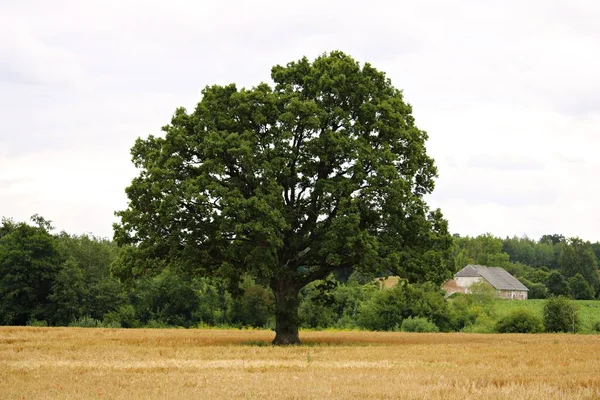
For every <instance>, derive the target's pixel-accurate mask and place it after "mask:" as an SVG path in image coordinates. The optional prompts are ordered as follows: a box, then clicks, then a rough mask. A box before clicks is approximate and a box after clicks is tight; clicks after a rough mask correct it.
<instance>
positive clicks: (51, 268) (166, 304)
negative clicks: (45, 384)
mask: <svg viewBox="0 0 600 400" xmlns="http://www.w3.org/2000/svg"><path fill="white" fill-rule="evenodd" d="M52 231H53V229H52V225H51V223H50V222H49V221H47V220H45V219H44V218H42V217H40V216H34V217H33V218H32V223H31V224H28V223H25V222H14V221H13V220H10V219H3V220H2V224H1V225H0V324H2V325H50V326H106V327H125V328H135V327H169V326H180V327H198V326H220V327H225V326H227V327H267V328H273V327H274V324H275V316H274V304H275V299H274V293H273V291H272V290H271V289H270V288H269V287H268V285H265V284H264V283H262V284H261V282H257V281H255V280H254V279H253V278H251V277H250V276H244V277H242V278H241V279H240V280H239V282H236V286H235V287H232V282H229V281H227V280H226V279H223V278H217V277H210V278H207V277H198V276H194V275H190V274H186V273H182V272H181V271H178V270H177V269H175V268H169V267H168V268H165V269H164V270H162V271H161V272H160V273H158V274H148V275H145V276H140V277H138V278H135V279H131V276H130V275H124V276H121V277H120V276H119V271H120V268H122V265H121V263H122V262H123V257H124V255H126V253H127V249H126V248H119V247H117V246H116V245H115V243H114V242H112V241H110V240H107V239H104V238H98V237H94V236H92V235H70V234H68V233H66V232H60V233H52ZM599 248H600V246H598V243H589V242H584V241H582V240H580V239H565V238H564V237H562V236H560V235H552V236H544V237H542V238H541V239H540V240H538V241H534V240H531V239H528V238H505V239H500V238H497V237H494V236H492V235H482V236H477V237H460V236H458V235H455V236H454V244H453V261H454V264H455V269H456V270H459V269H460V268H462V267H464V266H465V265H466V264H468V263H479V264H484V265H491V266H501V267H504V268H506V269H508V270H509V271H511V272H512V273H513V274H515V275H516V276H518V277H519V279H521V280H522V281H523V282H524V283H525V285H527V286H528V287H529V288H530V290H531V294H532V295H533V296H532V297H540V298H541V297H550V296H555V295H563V296H569V297H571V298H574V299H580V298H586V299H587V298H593V297H594V295H597V290H598V289H597V285H598V267H597V261H596V255H595V254H596V253H594V249H599ZM125 259H126V257H125ZM557 277H558V278H557ZM373 278H374V276H373V275H364V274H362V273H360V272H359V271H355V270H352V269H347V270H341V271H338V272H336V273H332V274H330V275H329V276H328V277H327V278H326V279H323V280H317V281H315V282H312V283H310V284H308V285H307V286H305V287H304V288H303V289H302V290H301V291H300V296H299V298H300V302H299V311H298V318H299V324H300V326H301V327H303V328H312V329H324V328H337V329H368V330H408V331H415V330H417V331H438V330H440V331H460V330H469V329H475V328H473V327H477V326H480V325H481V321H485V320H486V318H487V319H490V318H492V317H493V315H492V313H493V311H491V310H492V307H491V306H490V304H491V301H492V298H493V294H491V293H489V292H486V290H485V288H482V289H481V290H480V291H479V292H477V293H476V294H475V295H474V296H458V297H456V298H452V299H450V300H448V299H446V298H445V296H444V293H443V291H442V290H441V288H440V285H439V284H436V283H433V282H424V283H417V284H411V283H409V282H408V281H406V280H403V279H400V280H399V283H398V284H397V285H395V286H394V287H393V288H390V289H387V290H382V289H381V287H380V284H379V283H378V282H377V281H376V280H374V279H373ZM588 279H589V281H588ZM555 282H561V284H560V285H557V284H556V283H555ZM582 288H583V289H582ZM594 291H595V292H594ZM563 308H564V307H563ZM538 325H539V324H538Z"/></svg>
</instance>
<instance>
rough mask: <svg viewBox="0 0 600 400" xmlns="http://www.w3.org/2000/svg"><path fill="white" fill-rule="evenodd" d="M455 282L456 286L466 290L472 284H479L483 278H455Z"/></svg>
mask: <svg viewBox="0 0 600 400" xmlns="http://www.w3.org/2000/svg"><path fill="white" fill-rule="evenodd" d="M455 280H456V286H458V287H463V288H468V287H469V286H471V285H472V284H474V283H477V282H481V281H482V280H483V278H481V277H479V276H473V277H471V276H468V277H459V278H455Z"/></svg>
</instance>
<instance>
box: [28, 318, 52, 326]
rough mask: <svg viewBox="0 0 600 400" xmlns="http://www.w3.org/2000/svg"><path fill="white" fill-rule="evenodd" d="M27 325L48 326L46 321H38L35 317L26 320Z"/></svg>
mask: <svg viewBox="0 0 600 400" xmlns="http://www.w3.org/2000/svg"><path fill="white" fill-rule="evenodd" d="M27 326H48V322H46V321H44V320H42V321H38V320H37V319H35V318H31V319H30V320H29V321H27Z"/></svg>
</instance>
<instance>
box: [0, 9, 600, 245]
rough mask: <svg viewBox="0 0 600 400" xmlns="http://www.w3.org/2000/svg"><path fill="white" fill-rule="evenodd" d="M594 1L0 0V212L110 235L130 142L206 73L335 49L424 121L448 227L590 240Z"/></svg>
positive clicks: (595, 188)
mask: <svg viewBox="0 0 600 400" xmlns="http://www.w3.org/2000/svg"><path fill="white" fill-rule="evenodd" d="M599 19H600V6H598V5H597V4H596V2H594V1H592V0H578V1H567V0H564V1H562V0H560V1H559V0H554V1H549V2H545V3H540V2H538V1H533V0H530V1H516V0H512V1H505V2H497V3H490V2H480V1H475V0H470V1H466V2H461V3H453V4H450V3H448V2H445V1H441V0H438V1H433V0H431V1H422V2H391V1H373V2H370V3H365V2H348V1H331V2H323V1H316V0H309V1H306V2H303V3H302V4H299V3H289V2H277V1H267V0H261V1H255V2H246V1H222V2H192V1H184V0H177V1H172V2H165V1H162V0H160V1H159V0H152V1H144V2H141V1H134V0H104V1H86V2H78V1H71V0H57V1H53V2H46V1H41V0H23V1H20V2H16V1H14V2H11V1H9V2H2V3H1V4H0V33H1V34H0V122H2V124H1V126H0V203H1V204H0V207H1V208H0V213H1V214H2V215H5V216H12V217H15V218H17V219H27V218H28V217H29V215H31V214H33V213H39V214H42V215H44V216H45V217H47V218H49V219H52V220H54V221H55V223H56V225H57V226H58V228H59V229H66V230H69V231H73V232H86V231H92V232H94V233H96V234H99V235H103V236H110V235H111V223H112V221H113V217H112V213H113V211H114V210H117V209H122V208H124V207H125V205H126V199H125V195H124V187H125V186H126V185H127V184H128V183H129V181H130V180H131V178H132V177H133V175H134V173H135V171H133V167H132V166H131V163H130V161H129V153H128V151H129V148H130V147H131V145H132V144H133V141H134V140H135V138H136V137H138V136H146V135H148V134H150V133H157V132H158V131H159V129H160V127H161V126H162V125H164V124H166V123H167V122H168V121H169V118H170V115H171V114H172V112H173V111H174V109H175V107H177V106H180V105H183V106H187V107H188V108H192V107H193V106H194V104H195V102H196V101H198V100H199V92H200V90H201V89H202V88H203V87H204V86H205V85H208V84H213V83H228V82H236V83H238V84H239V85H240V86H242V85H246V86H247V85H253V84H256V83H258V82H260V81H268V80H269V73H270V68H271V66H272V65H274V64H284V63H286V62H288V61H292V60H294V59H298V58H300V57H301V56H303V55H307V56H309V57H315V56H316V55H318V54H320V53H322V52H323V51H327V50H332V49H341V50H344V51H347V52H349V53H350V54H352V55H353V56H354V57H356V58H357V59H359V60H360V61H369V62H371V63H372V64H373V65H374V66H375V67H377V68H379V69H381V70H384V71H386V72H387V74H388V76H389V77H390V78H391V79H392V81H393V82H394V84H395V85H396V86H397V87H399V88H402V89H403V90H404V93H405V97H406V100H407V101H408V102H410V103H411V104H412V105H413V106H414V114H415V117H416V120H417V124H418V125H419V126H420V127H421V128H422V129H425V130H426V131H428V133H429V135H430V141H429V143H428V150H429V153H430V154H431V155H432V156H433V157H434V158H435V159H436V161H437V163H438V165H439V170H440V178H439V180H438V184H437V189H436V191H435V193H434V194H433V195H432V196H431V198H430V199H431V203H432V205H433V206H439V207H441V208H442V211H443V212H444V213H445V215H446V216H447V217H448V219H449V221H450V226H451V228H452V230H453V231H455V232H459V233H464V234H478V233H484V232H491V233H495V234H501V235H512V234H517V235H521V234H529V235H531V236H534V237H535V236H538V235H540V234H543V233H547V232H559V233H563V234H565V235H579V236H582V237H584V238H587V239H593V240H600V229H598V228H597V227H598V226H600V224H599V222H600V211H597V210H596V207H595V199H596V198H597V197H598V196H599V195H600V184H599V183H596V179H595V177H596V176H598V175H599V174H600V165H599V163H598V162H597V161H596V159H597V152H598V148H600V146H599V145H600V136H599V135H598V134H599V133H600V132H598V126H600V97H598V93H600V79H599V78H598V74H597V71H598V70H600V47H599V46H597V43H598V40H599V39H600V25H598V24H597V21H598V20H599Z"/></svg>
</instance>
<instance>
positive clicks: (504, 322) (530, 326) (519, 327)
mask: <svg viewBox="0 0 600 400" xmlns="http://www.w3.org/2000/svg"><path fill="white" fill-rule="evenodd" d="M543 330H544V325H543V322H542V319H541V318H540V317H539V316H537V315H536V314H534V313H533V312H531V311H530V310H527V309H517V310H514V311H512V312H511V313H510V314H508V315H505V316H504V317H502V318H501V319H500V320H499V321H498V322H497V323H496V331H497V332H498V333H539V332H542V331H543Z"/></svg>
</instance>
